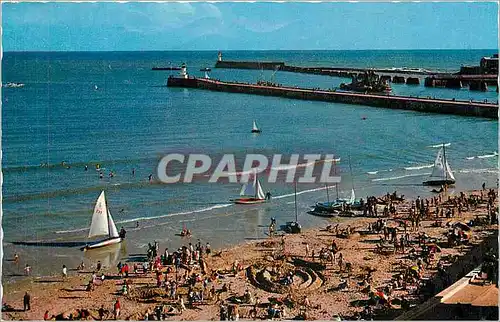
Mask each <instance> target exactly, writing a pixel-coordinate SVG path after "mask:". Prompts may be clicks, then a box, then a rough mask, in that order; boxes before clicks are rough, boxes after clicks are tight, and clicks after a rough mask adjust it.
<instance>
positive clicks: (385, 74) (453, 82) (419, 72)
mask: <svg viewBox="0 0 500 322" xmlns="http://www.w3.org/2000/svg"><path fill="white" fill-rule="evenodd" d="M215 68H234V69H266V70H275V71H277V70H279V71H285V72H292V73H304V74H315V75H326V76H334V77H345V78H352V77H353V76H355V75H357V74H360V73H365V72H368V71H370V72H375V73H377V74H379V75H380V76H381V77H382V78H385V79H388V80H392V82H393V83H395V84H405V83H406V84H408V85H419V84H420V79H419V78H418V77H417V76H419V77H424V76H427V77H426V78H425V80H424V86H426V87H444V88H452V89H456V88H462V87H464V86H468V85H469V83H471V82H476V81H483V82H485V83H486V84H488V85H498V84H497V75H494V74H481V75H461V74H450V73H442V72H437V71H429V70H423V69H415V68H413V69H412V68H353V67H300V66H289V65H286V64H285V63H284V62H259V61H224V60H220V61H217V62H216V64H215ZM474 86H475V85H473V86H472V87H474Z"/></svg>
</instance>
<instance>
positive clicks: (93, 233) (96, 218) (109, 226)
mask: <svg viewBox="0 0 500 322" xmlns="http://www.w3.org/2000/svg"><path fill="white" fill-rule="evenodd" d="M98 236H108V238H106V239H104V240H100V241H96V242H93V243H90V244H87V245H86V246H85V247H82V248H81V250H83V251H86V250H89V249H94V248H100V247H105V246H109V245H113V244H118V243H121V242H122V240H123V238H122V237H120V235H119V234H118V230H117V229H116V225H115V223H114V221H113V217H111V213H110V212H109V209H108V207H107V204H106V196H105V194H104V191H102V192H101V194H100V195H99V198H97V202H96V204H95V207H94V214H93V215H92V223H91V224H90V231H89V235H88V238H93V237H98Z"/></svg>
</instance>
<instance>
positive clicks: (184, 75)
mask: <svg viewBox="0 0 500 322" xmlns="http://www.w3.org/2000/svg"><path fill="white" fill-rule="evenodd" d="M181 77H182V78H188V73H187V68H186V63H182V65H181Z"/></svg>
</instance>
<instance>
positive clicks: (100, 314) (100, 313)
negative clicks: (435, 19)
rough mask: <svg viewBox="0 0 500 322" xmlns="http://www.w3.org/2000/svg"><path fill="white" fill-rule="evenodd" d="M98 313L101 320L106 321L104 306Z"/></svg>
mask: <svg viewBox="0 0 500 322" xmlns="http://www.w3.org/2000/svg"><path fill="white" fill-rule="evenodd" d="M97 313H98V314H99V320H101V321H102V320H104V305H101V307H100V308H99V310H98V311H97Z"/></svg>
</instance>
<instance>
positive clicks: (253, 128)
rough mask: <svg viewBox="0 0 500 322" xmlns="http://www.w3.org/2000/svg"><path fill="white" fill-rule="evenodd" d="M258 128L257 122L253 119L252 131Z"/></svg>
mask: <svg viewBox="0 0 500 322" xmlns="http://www.w3.org/2000/svg"><path fill="white" fill-rule="evenodd" d="M258 130H259V128H258V127H257V123H255V120H254V121H253V126H252V131H258Z"/></svg>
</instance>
